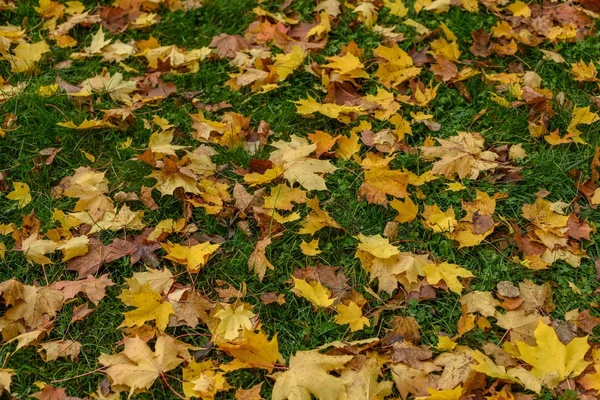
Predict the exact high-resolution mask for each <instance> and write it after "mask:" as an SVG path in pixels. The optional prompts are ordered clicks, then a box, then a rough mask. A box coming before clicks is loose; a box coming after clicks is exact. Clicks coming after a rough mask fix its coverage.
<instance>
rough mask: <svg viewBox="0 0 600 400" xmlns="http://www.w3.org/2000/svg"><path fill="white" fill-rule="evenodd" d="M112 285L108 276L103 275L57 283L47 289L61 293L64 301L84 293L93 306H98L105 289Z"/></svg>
mask: <svg viewBox="0 0 600 400" xmlns="http://www.w3.org/2000/svg"><path fill="white" fill-rule="evenodd" d="M113 285H114V283H113V281H112V280H110V278H109V277H108V274H104V275H102V276H100V277H98V278H95V277H93V276H91V275H88V276H87V278H86V279H84V280H80V281H58V282H54V283H52V284H51V285H50V286H48V287H49V288H52V289H56V290H60V291H62V293H63V295H64V298H65V300H70V299H72V298H74V297H75V296H76V295H77V294H78V293H85V294H86V296H87V297H88V299H90V301H91V302H92V303H94V305H98V303H99V302H100V300H102V299H103V298H104V296H105V295H106V288H107V287H108V286H113Z"/></svg>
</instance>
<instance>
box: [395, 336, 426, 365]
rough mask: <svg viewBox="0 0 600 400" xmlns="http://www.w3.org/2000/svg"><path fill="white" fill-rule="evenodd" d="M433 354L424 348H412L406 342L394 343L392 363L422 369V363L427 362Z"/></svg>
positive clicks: (412, 346)
mask: <svg viewBox="0 0 600 400" xmlns="http://www.w3.org/2000/svg"><path fill="white" fill-rule="evenodd" d="M432 355H433V353H432V352H431V350H429V349H428V348H427V347H425V346H414V345H411V344H409V343H407V342H401V343H394V344H393V346H392V362H395V363H403V364H406V365H408V366H410V367H412V368H418V369H422V367H423V363H422V361H425V360H429V359H430V358H431V356H432Z"/></svg>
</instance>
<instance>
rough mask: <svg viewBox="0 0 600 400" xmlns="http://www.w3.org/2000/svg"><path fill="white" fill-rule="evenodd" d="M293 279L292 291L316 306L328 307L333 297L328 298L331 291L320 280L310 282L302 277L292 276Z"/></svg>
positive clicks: (332, 301) (333, 300)
mask: <svg viewBox="0 0 600 400" xmlns="http://www.w3.org/2000/svg"><path fill="white" fill-rule="evenodd" d="M292 279H293V281H294V288H293V289H292V291H293V292H294V293H295V294H296V295H298V296H300V297H304V298H305V299H306V300H308V301H310V302H311V303H313V304H314V305H315V306H317V307H329V306H331V305H332V304H333V303H334V302H335V299H331V298H329V297H330V296H331V291H330V290H329V289H327V288H326V287H325V286H323V285H322V284H321V282H317V281H314V282H312V283H308V282H306V281H305V280H304V279H298V278H296V277H292Z"/></svg>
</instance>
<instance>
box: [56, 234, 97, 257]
mask: <svg viewBox="0 0 600 400" xmlns="http://www.w3.org/2000/svg"><path fill="white" fill-rule="evenodd" d="M89 242H90V239H89V238H88V237H87V236H85V235H81V236H75V237H72V238H70V239H69V240H65V241H64V242H63V243H61V245H60V246H58V247H57V248H56V249H57V250H60V251H61V252H62V253H63V258H62V262H65V261H68V260H70V259H71V258H74V257H79V256H83V255H86V254H87V252H88V243H89Z"/></svg>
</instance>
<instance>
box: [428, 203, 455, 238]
mask: <svg viewBox="0 0 600 400" xmlns="http://www.w3.org/2000/svg"><path fill="white" fill-rule="evenodd" d="M421 215H422V217H423V226H425V228H427V229H430V230H432V231H433V232H435V233H442V232H450V233H452V232H453V231H454V228H455V227H456V224H457V223H458V221H456V218H455V214H454V209H453V208H452V206H450V207H449V208H448V209H447V210H446V211H442V210H441V209H440V207H439V206H438V205H437V204H434V205H432V206H430V205H428V204H425V206H424V209H423V214H421Z"/></svg>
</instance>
